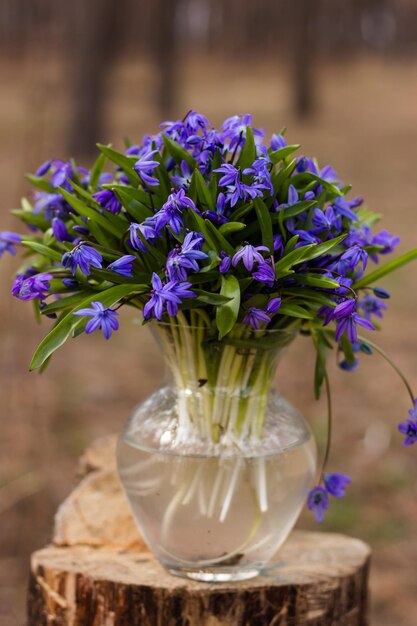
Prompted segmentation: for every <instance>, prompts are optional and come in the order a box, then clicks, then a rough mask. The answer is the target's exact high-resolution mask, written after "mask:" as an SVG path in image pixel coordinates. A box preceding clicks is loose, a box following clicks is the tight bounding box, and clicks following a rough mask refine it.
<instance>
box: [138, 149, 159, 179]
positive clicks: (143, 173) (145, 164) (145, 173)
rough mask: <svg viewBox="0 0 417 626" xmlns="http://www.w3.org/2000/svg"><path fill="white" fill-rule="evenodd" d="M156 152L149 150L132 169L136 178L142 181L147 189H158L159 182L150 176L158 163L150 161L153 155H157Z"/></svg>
mask: <svg viewBox="0 0 417 626" xmlns="http://www.w3.org/2000/svg"><path fill="white" fill-rule="evenodd" d="M157 152H158V150H151V152H147V153H146V154H144V155H142V156H141V157H140V159H139V160H138V161H136V163H135V165H134V166H133V169H134V170H135V172H136V173H137V175H138V176H140V178H141V179H142V181H143V182H144V183H145V185H148V186H149V187H158V185H159V180H158V179H157V178H154V177H153V176H152V174H153V172H154V170H155V169H156V168H157V167H158V166H159V161H154V160H152V157H153V155H154V154H157Z"/></svg>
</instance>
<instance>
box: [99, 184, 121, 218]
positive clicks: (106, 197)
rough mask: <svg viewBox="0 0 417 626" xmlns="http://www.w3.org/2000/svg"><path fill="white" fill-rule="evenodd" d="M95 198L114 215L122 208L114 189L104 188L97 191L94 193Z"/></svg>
mask: <svg viewBox="0 0 417 626" xmlns="http://www.w3.org/2000/svg"><path fill="white" fill-rule="evenodd" d="M93 198H94V199H95V200H96V201H97V202H98V203H99V205H100V206H101V207H103V209H106V210H107V211H110V213H113V214H114V215H118V214H119V213H120V211H121V210H122V205H121V203H120V201H119V199H118V198H117V196H116V194H115V193H114V191H112V190H111V189H103V190H102V191H98V192H97V193H93Z"/></svg>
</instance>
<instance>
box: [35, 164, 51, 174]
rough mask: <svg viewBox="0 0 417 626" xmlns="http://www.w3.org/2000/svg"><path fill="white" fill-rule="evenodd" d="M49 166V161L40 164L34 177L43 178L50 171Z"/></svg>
mask: <svg viewBox="0 0 417 626" xmlns="http://www.w3.org/2000/svg"><path fill="white" fill-rule="evenodd" d="M51 165H52V163H51V161H45V162H44V163H42V165H40V166H39V167H38V169H37V170H36V172H35V176H44V175H45V174H46V173H47V172H49V170H50V169H51Z"/></svg>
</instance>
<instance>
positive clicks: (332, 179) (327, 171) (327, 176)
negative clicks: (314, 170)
mask: <svg viewBox="0 0 417 626" xmlns="http://www.w3.org/2000/svg"><path fill="white" fill-rule="evenodd" d="M320 178H322V179H323V180H325V181H326V182H328V183H338V182H339V177H338V175H337V174H336V172H335V171H334V169H333V168H332V166H331V165H326V166H325V167H323V169H322V170H321V172H320Z"/></svg>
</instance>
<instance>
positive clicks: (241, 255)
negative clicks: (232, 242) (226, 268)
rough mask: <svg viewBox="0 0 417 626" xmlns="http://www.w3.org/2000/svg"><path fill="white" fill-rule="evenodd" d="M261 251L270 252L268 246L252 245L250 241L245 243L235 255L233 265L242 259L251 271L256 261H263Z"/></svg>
mask: <svg viewBox="0 0 417 626" xmlns="http://www.w3.org/2000/svg"><path fill="white" fill-rule="evenodd" d="M261 252H269V249H268V248H267V247H266V246H252V245H251V244H250V243H245V244H244V245H243V246H242V247H241V248H240V249H239V250H238V251H237V252H236V254H234V255H233V258H232V265H233V267H236V265H237V264H238V263H239V262H240V261H242V262H243V265H244V266H245V267H246V269H247V270H248V272H251V271H252V269H253V266H254V264H255V263H263V262H264V258H263V256H262V254H261Z"/></svg>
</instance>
